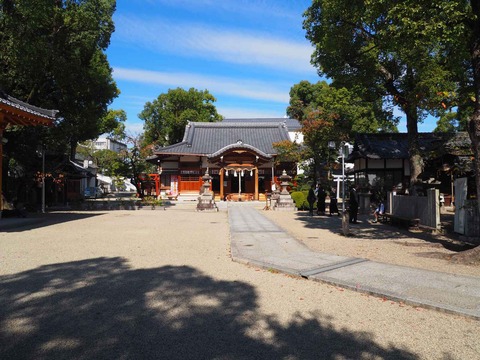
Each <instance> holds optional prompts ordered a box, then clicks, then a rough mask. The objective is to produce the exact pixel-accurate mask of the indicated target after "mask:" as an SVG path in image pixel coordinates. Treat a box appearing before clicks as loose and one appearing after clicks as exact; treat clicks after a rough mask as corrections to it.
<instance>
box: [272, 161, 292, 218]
mask: <svg viewBox="0 0 480 360" xmlns="http://www.w3.org/2000/svg"><path fill="white" fill-rule="evenodd" d="M278 179H279V180H280V181H281V182H280V186H281V187H282V190H281V191H280V194H279V195H278V199H277V201H276V203H275V205H274V207H273V209H274V210H285V211H294V210H296V209H297V208H296V207H295V202H294V201H293V199H292V197H291V196H290V193H289V192H288V190H287V186H288V185H289V184H290V180H292V177H291V176H289V175H288V174H287V172H286V171H285V170H283V173H282V175H281V176H279V178H278Z"/></svg>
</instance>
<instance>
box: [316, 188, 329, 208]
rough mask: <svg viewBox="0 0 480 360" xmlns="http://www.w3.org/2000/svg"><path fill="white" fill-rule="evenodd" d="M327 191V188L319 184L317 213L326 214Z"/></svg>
mask: <svg viewBox="0 0 480 360" xmlns="http://www.w3.org/2000/svg"><path fill="white" fill-rule="evenodd" d="M326 197H327V193H326V192H325V189H324V188H323V187H322V186H321V185H319V186H318V190H317V215H325V200H326Z"/></svg>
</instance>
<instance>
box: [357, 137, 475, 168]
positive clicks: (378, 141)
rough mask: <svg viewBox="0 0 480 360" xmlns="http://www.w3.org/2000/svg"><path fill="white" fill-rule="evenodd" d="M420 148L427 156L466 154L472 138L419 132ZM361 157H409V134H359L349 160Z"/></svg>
mask: <svg viewBox="0 0 480 360" xmlns="http://www.w3.org/2000/svg"><path fill="white" fill-rule="evenodd" d="M418 142H419V145H420V150H421V152H422V154H423V155H424V156H425V157H429V155H430V154H435V155H437V156H438V155H441V154H453V155H459V154H463V155H466V154H468V153H471V150H470V147H471V143H470V138H469V137H468V134H467V133H464V132H460V133H456V134H446V133H419V134H418ZM360 158H369V159H408V158H409V151H408V134H406V133H380V134H357V136H356V137H355V144H354V147H353V151H352V153H351V154H350V156H349V157H348V161H353V160H355V159H360Z"/></svg>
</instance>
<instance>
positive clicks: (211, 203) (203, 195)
mask: <svg viewBox="0 0 480 360" xmlns="http://www.w3.org/2000/svg"><path fill="white" fill-rule="evenodd" d="M202 180H203V184H202V188H201V189H200V196H199V197H198V202H197V211H218V207H217V204H216V203H215V195H214V193H213V192H212V191H210V186H211V180H212V177H211V176H210V175H209V174H208V172H205V175H203V176H202Z"/></svg>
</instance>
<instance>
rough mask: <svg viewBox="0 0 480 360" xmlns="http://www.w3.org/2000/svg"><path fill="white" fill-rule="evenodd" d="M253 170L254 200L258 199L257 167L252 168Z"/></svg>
mask: <svg viewBox="0 0 480 360" xmlns="http://www.w3.org/2000/svg"><path fill="white" fill-rule="evenodd" d="M254 171H255V200H258V199H259V197H258V168H255V169H254Z"/></svg>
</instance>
